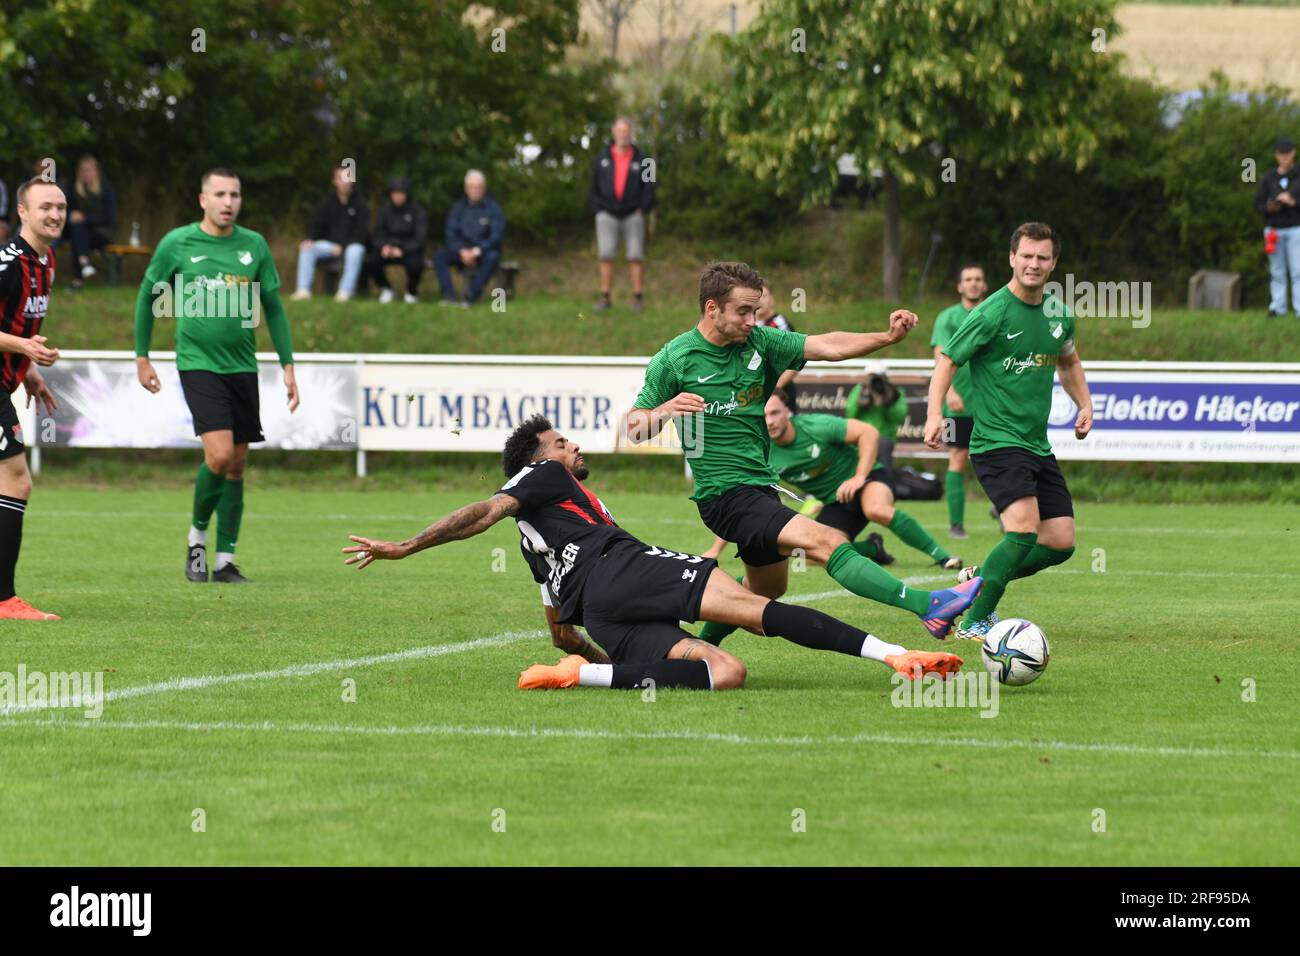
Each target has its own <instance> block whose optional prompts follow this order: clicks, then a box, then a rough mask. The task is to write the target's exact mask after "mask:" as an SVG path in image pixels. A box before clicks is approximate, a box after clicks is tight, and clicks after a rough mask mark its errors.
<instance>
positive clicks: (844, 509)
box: [817, 468, 894, 541]
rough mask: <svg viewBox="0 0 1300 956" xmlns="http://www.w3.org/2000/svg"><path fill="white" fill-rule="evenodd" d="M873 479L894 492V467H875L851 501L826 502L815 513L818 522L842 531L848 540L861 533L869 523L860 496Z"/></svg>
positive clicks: (864, 492) (865, 491) (890, 491)
mask: <svg viewBox="0 0 1300 956" xmlns="http://www.w3.org/2000/svg"><path fill="white" fill-rule="evenodd" d="M873 481H878V482H880V483H881V484H883V485H887V486H888V487H889V493H890V494H893V493H894V469H892V468H877V469H876V470H875V471H873V472H871V474H869V475H867V481H866V484H864V485H863V486H862V487H861V488H859V489H858V493H857V494H856V495H854V496H853V500H852V501H849V502H845V503H841V502H839V501H828V502H826V504H825V505H824V506H823V507H822V510H821V513H820V514H819V515H817V521H818V523H819V524H824V525H829V526H830V527H832V528H835V529H836V530H837V531H843V532H844V534H845V535H846V536H847V537H848V539H849V540H850V541H852V540H853V539H854V538H856V537H857V536H858V535H860V534H862V529H863V528H865V527H866V526H867V525H868V524H869V523H870V522H869V521H868V520H867V516H866V515H865V514H863V512H862V496H863V495H864V494H866V493H867V485H869V484H871V483H872V482H873Z"/></svg>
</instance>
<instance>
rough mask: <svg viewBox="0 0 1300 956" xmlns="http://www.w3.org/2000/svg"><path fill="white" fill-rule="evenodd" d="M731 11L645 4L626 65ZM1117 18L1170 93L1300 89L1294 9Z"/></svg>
mask: <svg viewBox="0 0 1300 956" xmlns="http://www.w3.org/2000/svg"><path fill="white" fill-rule="evenodd" d="M731 6H732V4H731V3H730V2H729V0H695V2H692V3H690V4H683V3H681V2H680V0H679V2H676V3H674V2H673V0H643V2H641V3H639V4H638V5H637V6H636V7H634V8H633V11H632V15H631V16H630V18H629V20H628V22H627V24H626V25H625V26H624V28H623V34H622V36H621V37H620V40H619V48H620V59H622V60H625V61H642V62H649V63H653V62H655V51H656V49H657V48H658V46H659V43H660V39H661V37H662V38H666V39H668V40H670V41H674V42H676V41H680V40H681V39H683V38H686V37H691V36H694V35H696V34H706V33H715V32H723V33H725V32H727V31H728V30H729V29H730V24H731V18H730V8H731ZM735 6H736V8H737V11H736V12H737V23H738V29H740V30H744V29H745V27H746V26H747V25H748V24H749V23H750V22H751V21H752V20H753V18H754V16H755V15H756V13H757V11H758V9H759V7H760V6H761V4H760V3H758V2H757V0H740V2H738V3H736V4H735ZM661 13H662V20H661ZM1118 19H1119V22H1120V25H1121V27H1122V28H1123V30H1122V33H1121V34H1120V36H1119V37H1118V38H1116V39H1115V41H1114V43H1113V45H1112V49H1114V50H1115V51H1116V52H1119V53H1124V54H1125V55H1127V56H1128V58H1129V63H1128V67H1129V70H1130V72H1132V73H1135V74H1138V75H1142V76H1147V75H1150V74H1152V73H1154V74H1155V76H1156V78H1157V79H1158V80H1159V81H1160V82H1161V83H1163V84H1164V85H1166V86H1168V87H1170V88H1171V89H1174V90H1191V89H1196V88H1197V87H1199V86H1200V85H1201V84H1202V83H1204V82H1205V81H1206V80H1207V79H1208V78H1209V76H1210V73H1211V71H1213V70H1221V71H1223V73H1225V74H1226V75H1227V76H1228V78H1229V80H1230V81H1232V83H1233V84H1234V85H1236V86H1238V87H1242V88H1245V87H1250V88H1256V87H1260V86H1263V85H1264V84H1265V83H1276V84H1278V85H1279V86H1282V87H1284V88H1287V89H1291V90H1293V91H1297V90H1300V79H1297V77H1300V50H1298V49H1297V47H1296V44H1295V43H1294V38H1295V36H1296V35H1297V34H1300V8H1298V7H1297V5H1296V4H1294V3H1286V2H1258V0H1255V2H1251V0H1246V2H1245V3H1242V4H1240V5H1237V6H1229V5H1228V4H1226V3H1223V2H1222V0H1203V2H1193V3H1164V2H1155V3H1125V4H1121V5H1120V7H1119V11H1118ZM582 22H583V27H584V29H585V30H586V31H587V32H588V34H590V37H591V45H592V47H593V49H595V50H600V51H602V52H603V51H605V50H607V48H608V41H607V40H606V39H605V38H606V31H605V29H604V28H603V27H602V26H601V25H600V23H599V21H598V20H597V19H596V18H595V17H594V16H593V15H592V13H591V11H590V8H588V7H587V6H586V5H585V4H584V5H583V20H582ZM661 22H662V28H661ZM1087 40H1088V42H1091V38H1087Z"/></svg>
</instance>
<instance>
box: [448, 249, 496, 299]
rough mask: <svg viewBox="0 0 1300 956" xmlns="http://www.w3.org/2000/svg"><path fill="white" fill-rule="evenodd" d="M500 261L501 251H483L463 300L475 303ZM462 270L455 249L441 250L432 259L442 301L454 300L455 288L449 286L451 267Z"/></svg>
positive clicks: (458, 255) (457, 251)
mask: <svg viewBox="0 0 1300 956" xmlns="http://www.w3.org/2000/svg"><path fill="white" fill-rule="evenodd" d="M500 261H501V251H500V250H499V249H484V250H483V254H482V255H481V256H479V259H478V269H477V270H475V272H474V278H473V279H471V280H470V284H469V291H468V292H466V293H465V298H466V299H468V300H469V301H470V302H477V301H478V297H479V296H481V295H482V294H483V287H484V286H486V285H487V284H488V281H489V280H490V279H491V278H492V273H494V272H496V271H497V263H498V262H500ZM452 266H455V267H456V268H457V269H463V268H464V267H463V266H462V265H461V261H460V252H459V250H456V249H443V250H441V251H439V252H438V254H437V255H436V256H434V257H433V270H434V271H435V272H436V273H438V287H439V288H440V289H441V290H442V297H443V298H444V299H454V298H456V287H455V286H454V285H452V284H451V267H452Z"/></svg>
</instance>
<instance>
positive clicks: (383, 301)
mask: <svg viewBox="0 0 1300 956" xmlns="http://www.w3.org/2000/svg"><path fill="white" fill-rule="evenodd" d="M392 301H393V290H392V289H380V290H379V304H380V305H388V303H390V302H392Z"/></svg>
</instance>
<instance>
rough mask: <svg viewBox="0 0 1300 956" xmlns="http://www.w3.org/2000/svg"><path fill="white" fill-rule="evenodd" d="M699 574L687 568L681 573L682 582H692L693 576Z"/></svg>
mask: <svg viewBox="0 0 1300 956" xmlns="http://www.w3.org/2000/svg"><path fill="white" fill-rule="evenodd" d="M699 573H700V572H699V571H693V570H691V569H690V568H687V569H686V570H685V571H683V572H682V580H683V581H694V580H695V575H697V574H699Z"/></svg>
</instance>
